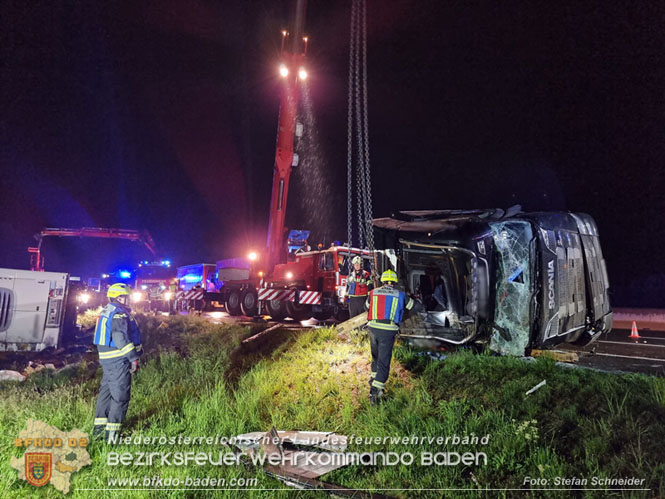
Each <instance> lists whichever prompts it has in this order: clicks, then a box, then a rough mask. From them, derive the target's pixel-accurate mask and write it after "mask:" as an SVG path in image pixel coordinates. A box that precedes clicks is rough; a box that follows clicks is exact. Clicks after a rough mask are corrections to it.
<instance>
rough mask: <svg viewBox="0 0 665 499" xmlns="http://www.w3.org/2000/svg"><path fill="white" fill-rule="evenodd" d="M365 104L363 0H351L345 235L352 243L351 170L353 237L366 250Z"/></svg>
mask: <svg viewBox="0 0 665 499" xmlns="http://www.w3.org/2000/svg"><path fill="white" fill-rule="evenodd" d="M367 108H368V104H367V9H366V0H352V6H351V30H350V48H349V94H348V106H347V113H348V114H347V128H348V130H347V237H348V243H349V245H350V246H353V242H354V239H353V236H354V230H353V218H354V217H353V207H354V199H353V197H354V196H353V194H354V193H353V178H354V173H355V181H356V186H355V187H356V189H355V191H356V199H355V201H356V202H355V205H356V215H357V220H358V221H357V235H358V238H357V241H358V245H359V247H361V248H363V247H367V248H368V249H369V250H370V251H373V250H374V234H373V230H372V184H371V170H370V162H369V120H368V112H367ZM354 125H355V127H354ZM354 132H355V139H356V147H355V150H354V144H353V142H354V140H353V139H354ZM354 159H355V162H354ZM354 166H355V168H354ZM354 170H355V172H354Z"/></svg>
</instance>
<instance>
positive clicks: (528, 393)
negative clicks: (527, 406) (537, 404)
mask: <svg viewBox="0 0 665 499" xmlns="http://www.w3.org/2000/svg"><path fill="white" fill-rule="evenodd" d="M546 384H547V380H542V381H541V382H540V383H538V384H537V385H536V386H534V387H533V388H531V389H530V390H528V391H527V392H526V393H525V395H531V394H532V393H533V392H535V391H536V390H540V389H541V388H542V387H543V386H545V385H546Z"/></svg>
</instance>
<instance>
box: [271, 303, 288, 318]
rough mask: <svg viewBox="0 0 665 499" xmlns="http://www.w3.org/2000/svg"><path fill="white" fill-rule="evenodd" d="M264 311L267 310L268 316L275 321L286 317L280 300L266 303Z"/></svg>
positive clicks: (284, 308)
mask: <svg viewBox="0 0 665 499" xmlns="http://www.w3.org/2000/svg"><path fill="white" fill-rule="evenodd" d="M266 309H267V310H268V315H269V316H270V317H272V318H273V319H274V320H276V321H281V320H282V319H283V318H284V317H286V307H285V306H284V302H283V301H282V300H268V301H266Z"/></svg>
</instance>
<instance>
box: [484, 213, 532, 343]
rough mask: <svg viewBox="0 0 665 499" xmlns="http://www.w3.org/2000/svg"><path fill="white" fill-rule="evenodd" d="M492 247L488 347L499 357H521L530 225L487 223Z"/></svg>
mask: <svg viewBox="0 0 665 499" xmlns="http://www.w3.org/2000/svg"><path fill="white" fill-rule="evenodd" d="M490 226H491V228H492V238H493V239H494V246H495V248H496V256H495V262H496V265H497V270H496V307H495V313H494V324H493V325H492V328H493V332H492V337H491V340H490V348H491V349H492V350H493V351H495V352H498V353H501V354H508V355H524V349H525V348H526V347H527V346H528V344H529V338H530V333H531V326H530V324H531V314H530V306H531V305H530V304H531V296H532V288H533V286H532V281H533V277H532V263H531V241H532V240H533V232H532V230H531V224H530V223H528V222H524V221H510V222H495V223H491V224H490Z"/></svg>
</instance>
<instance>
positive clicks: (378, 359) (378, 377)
mask: <svg viewBox="0 0 665 499" xmlns="http://www.w3.org/2000/svg"><path fill="white" fill-rule="evenodd" d="M397 333H398V331H388V330H385V329H377V328H373V327H371V326H370V327H369V346H370V349H371V350H372V383H371V384H372V387H373V388H378V389H380V390H383V388H384V387H385V384H386V381H388V375H389V374H390V361H391V359H392V356H393V346H394V345H395V338H396V337H397Z"/></svg>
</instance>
